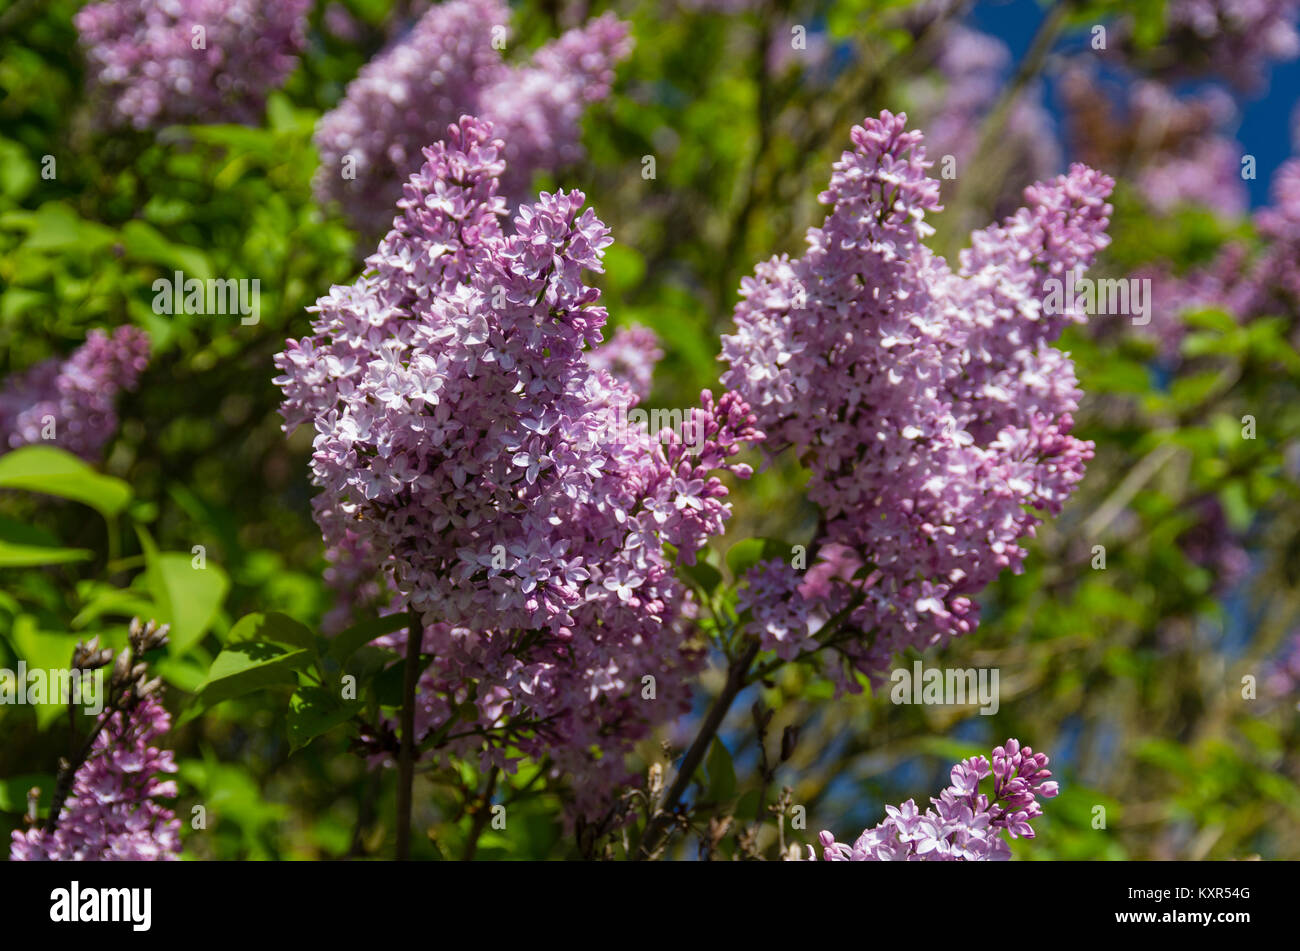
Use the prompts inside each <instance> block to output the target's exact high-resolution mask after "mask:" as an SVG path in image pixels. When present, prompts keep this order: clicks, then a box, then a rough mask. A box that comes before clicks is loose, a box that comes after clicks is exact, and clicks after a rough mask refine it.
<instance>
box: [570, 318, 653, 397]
mask: <svg viewBox="0 0 1300 951" xmlns="http://www.w3.org/2000/svg"><path fill="white" fill-rule="evenodd" d="M663 357H664V352H663V350H661V349H660V348H659V338H658V337H656V336H655V332H654V331H653V330H651V329H650V328H649V327H639V326H638V327H620V328H619V329H618V330H616V331H614V336H612V337H611V338H610V339H609V341H608V342H607V343H605V344H604V345H603V346H600V347H597V348H596V349H595V350H592V351H590V352H589V353H588V355H587V362H588V363H589V364H590V365H591V367H592V369H595V370H608V371H609V373H610V375H611V376H613V377H614V379H615V380H618V381H619V382H620V383H624V384H626V385H627V387H628V389H629V390H631V391H632V395H633V396H634V397H635V398H636V401H637V402H638V403H640V402H644V401H645V400H647V399H649V398H650V389H651V387H652V386H653V380H654V372H655V365H656V364H657V363H658V362H659V361H660V360H662V359H663Z"/></svg>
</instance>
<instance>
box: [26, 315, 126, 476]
mask: <svg viewBox="0 0 1300 951" xmlns="http://www.w3.org/2000/svg"><path fill="white" fill-rule="evenodd" d="M148 362H149V337H148V335H147V334H146V333H145V332H144V331H143V330H138V329H136V328H134V327H118V328H117V329H116V330H114V331H113V334H112V336H109V335H108V334H106V333H104V331H102V330H92V331H91V332H90V333H89V334H88V335H87V337H86V342H85V343H84V344H82V345H81V346H80V347H78V348H77V349H76V350H75V351H73V353H72V355H71V356H70V357H68V358H67V359H66V360H62V359H59V358H58V357H52V358H50V359H49V360H44V361H42V362H41V363H38V364H36V365H35V366H33V367H30V368H29V369H27V370H26V371H24V372H22V373H19V374H16V375H15V376H13V377H11V378H10V379H9V380H7V381H6V382H5V385H4V388H3V389H0V448H5V449H17V448H18V447H19V446H26V445H31V444H42V443H44V444H48V445H55V446H59V447H61V448H63V449H66V450H68V451H69V452H73V453H76V454H77V455H79V456H81V457H82V458H83V459H87V460H91V461H93V460H95V459H97V458H98V456H99V454H100V451H101V450H102V449H103V448H104V445H105V444H106V443H107V442H108V441H109V439H111V438H112V436H113V433H114V432H115V431H116V430H117V412H116V410H115V409H114V406H113V404H114V401H115V399H116V398H117V394H118V393H119V392H120V391H122V390H126V391H131V390H134V389H135V386H136V383H137V381H138V380H139V377H140V374H141V373H142V372H143V371H144V368H145V365H146V364H147V363H148ZM51 423H52V427H53V428H52V430H51V428H50V425H51ZM51 435H52V438H46V437H47V436H51Z"/></svg>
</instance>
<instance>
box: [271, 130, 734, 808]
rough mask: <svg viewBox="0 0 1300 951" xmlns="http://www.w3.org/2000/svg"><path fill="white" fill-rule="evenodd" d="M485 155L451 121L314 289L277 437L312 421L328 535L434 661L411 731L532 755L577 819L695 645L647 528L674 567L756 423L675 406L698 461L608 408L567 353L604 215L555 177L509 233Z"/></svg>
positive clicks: (591, 343) (591, 298)
mask: <svg viewBox="0 0 1300 951" xmlns="http://www.w3.org/2000/svg"><path fill="white" fill-rule="evenodd" d="M503 152H504V145H503V143H502V141H501V140H500V139H499V138H496V137H494V133H493V130H492V126H491V124H490V123H489V122H487V121H485V120H480V119H476V118H473V117H469V116H465V117H462V118H461V120H460V122H459V124H457V125H453V126H451V127H450V128H449V129H448V132H447V138H446V140H445V141H444V142H439V143H438V144H436V145H435V146H433V147H432V148H429V149H426V151H425V156H426V162H425V164H424V165H423V166H422V167H421V169H420V170H419V171H418V172H417V173H416V174H414V175H412V176H411V178H410V181H409V182H408V183H407V184H406V186H405V197H404V198H403V199H402V201H401V202H399V205H398V207H399V209H400V216H399V217H398V218H397V219H396V220H395V222H394V227H393V230H392V231H390V232H389V234H388V236H387V237H386V238H385V239H384V240H383V242H382V243H381V244H380V246H379V249H378V250H377V251H376V252H375V253H374V254H373V255H372V256H371V257H370V258H368V259H367V262H366V268H367V270H366V272H365V273H364V274H363V276H362V277H361V278H360V279H359V280H358V281H357V282H356V283H355V284H352V285H349V286H339V287H334V288H333V289H332V290H331V291H330V293H329V295H327V296H326V297H323V298H321V299H320V300H319V301H318V302H317V304H316V306H315V307H314V308H313V309H314V310H315V312H316V314H317V316H316V318H315V321H314V322H313V333H312V335H311V336H310V337H307V338H305V339H303V340H301V341H290V342H289V345H288V348H287V349H286V350H285V352H284V353H282V354H280V355H279V356H278V357H277V360H276V362H277V365H278V366H279V367H280V368H281V370H282V371H283V374H282V375H281V376H279V377H277V378H276V382H277V384H278V385H280V386H281V387H282V388H283V389H284V392H285V402H284V410H283V411H284V415H285V419H286V428H287V429H290V430H292V429H293V428H295V427H297V426H299V425H303V424H305V423H312V424H313V425H314V426H315V429H316V433H317V435H316V438H315V443H314V447H315V448H314V452H313V456H312V476H313V479H314V481H315V482H316V483H317V484H318V485H319V486H320V487H321V489H322V498H323V499H324V501H323V502H321V503H318V505H317V507H316V515H317V517H318V519H319V520H320V521H321V527H322V531H323V533H324V535H325V538H326V541H327V543H328V544H330V545H332V546H335V547H337V546H340V545H344V544H345V545H347V546H350V549H351V550H352V551H354V552H355V551H360V552H368V553H369V554H368V555H365V556H364V557H366V558H372V559H373V564H375V565H376V566H378V567H381V568H382V569H383V571H384V574H385V577H386V579H387V581H388V582H389V583H390V584H391V585H392V588H393V590H394V591H395V592H396V595H397V604H396V605H395V607H396V608H398V609H400V610H404V611H410V612H413V613H414V614H415V615H416V616H418V617H419V618H420V621H421V625H422V627H423V629H424V634H423V637H424V644H423V649H424V652H425V653H427V654H430V655H432V656H433V657H434V658H435V659H434V661H433V663H432V665H431V666H430V667H429V668H428V670H427V671H426V673H425V674H424V677H423V679H422V681H421V692H420V695H419V697H418V704H419V708H420V709H419V717H418V719H417V733H418V734H419V735H421V736H424V735H426V734H427V733H429V732H430V731H432V730H433V729H434V728H435V727H436V726H442V725H445V724H447V723H449V722H452V721H453V720H459V721H461V723H462V729H461V730H458V732H462V733H465V734H466V735H465V736H464V738H463V739H461V740H459V741H457V743H456V744H455V745H454V750H455V751H456V752H460V753H462V754H466V755H468V754H471V753H474V752H477V753H479V754H481V757H482V761H483V763H484V764H485V765H486V764H489V763H490V764H493V765H497V766H501V767H505V768H509V767H510V766H511V765H512V761H511V760H510V758H509V756H508V754H507V750H506V747H507V745H512V746H513V748H514V749H516V750H519V751H521V752H523V753H525V754H537V755H542V754H543V753H545V754H547V755H549V756H550V757H551V759H552V761H553V762H554V763H555V764H556V766H557V767H558V768H560V769H562V770H563V771H564V772H566V773H568V774H570V775H573V776H574V777H575V783H574V788H575V794H576V796H577V799H578V803H577V805H578V810H579V811H580V812H581V811H583V810H585V809H594V808H597V807H598V806H599V805H601V804H603V802H604V800H605V798H606V796H607V794H608V792H609V791H610V790H611V789H612V788H613V787H614V786H615V785H617V784H618V783H622V782H625V781H627V780H628V779H629V777H628V776H627V774H626V771H625V769H624V767H623V765H622V756H621V752H622V751H623V750H625V749H626V748H627V747H628V746H629V744H630V743H631V742H633V741H634V740H636V739H637V738H639V737H641V736H644V735H645V734H646V732H647V730H648V728H649V727H650V725H652V724H653V723H662V722H664V721H665V720H667V719H670V718H672V717H673V716H675V715H677V714H679V713H681V712H684V711H685V709H686V707H687V700H688V696H689V692H688V687H687V683H686V678H687V676H688V675H689V674H691V673H693V672H694V670H695V669H696V667H697V666H698V660H699V658H698V654H697V652H695V651H693V650H691V649H689V647H688V644H687V637H688V632H687V631H686V629H685V625H684V623H683V620H684V618H685V617H686V616H687V615H688V613H689V610H690V608H689V600H688V597H687V593H686V591H685V589H684V588H683V587H682V585H681V584H680V583H679V582H678V581H677V580H676V578H675V577H674V574H673V567H672V564H671V562H670V560H669V557H668V555H667V553H666V552H665V545H666V544H671V545H673V546H674V547H675V548H676V549H677V550H678V551H679V552H680V554H681V557H682V558H683V559H685V560H686V561H687V562H690V561H692V560H693V558H694V553H695V552H696V551H697V550H698V549H699V548H700V547H701V546H702V545H703V544H704V542H705V541H706V540H707V539H708V538H710V537H712V536H716V535H718V534H720V533H721V531H722V529H723V523H724V521H725V519H726V518H727V516H728V514H729V511H730V509H729V506H728V504H727V502H726V501H725V498H726V495H727V489H726V487H725V486H724V485H723V484H722V482H721V481H720V480H719V478H718V474H719V473H721V472H731V473H733V474H734V475H737V476H741V477H744V476H747V475H748V468H747V467H745V466H743V465H738V464H733V463H731V462H729V461H728V459H729V457H731V456H732V455H734V454H735V453H736V452H738V451H739V449H740V446H741V444H742V443H744V442H746V441H752V440H755V439H757V438H758V437H759V434H758V433H757V432H755V430H754V429H753V425H752V424H753V417H752V415H750V413H749V411H748V407H747V406H746V405H745V403H744V402H743V401H742V400H741V399H739V398H738V397H737V396H736V395H735V394H732V393H727V394H724V395H723V396H722V397H721V398H720V399H717V400H715V399H714V398H713V396H712V395H711V394H710V393H708V392H705V393H704V394H703V397H702V401H701V406H700V407H699V408H697V409H695V410H693V411H692V413H691V415H690V419H689V420H688V421H687V422H688V426H684V429H689V431H690V432H692V433H694V434H696V435H698V436H700V437H701V439H700V440H699V441H698V442H697V447H698V451H697V452H695V453H694V454H692V452H691V450H690V449H689V448H688V447H687V446H686V445H685V443H684V442H683V439H682V437H681V435H680V434H678V433H675V432H672V431H668V432H665V433H662V434H660V435H659V436H658V437H652V436H651V435H650V434H649V433H648V432H647V431H646V429H645V427H644V425H625V420H626V416H625V414H623V413H622V412H621V409H622V408H623V407H626V406H627V405H630V404H632V403H634V402H635V400H636V396H635V394H634V392H633V390H632V388H631V386H629V385H628V384H627V383H624V382H621V381H619V380H617V379H616V378H615V377H614V376H612V375H611V374H610V373H609V372H607V371H606V370H604V369H600V368H598V367H595V366H593V365H592V363H591V362H589V360H588V348H591V347H596V346H597V345H599V344H601V342H602V339H603V338H602V333H601V330H602V327H603V326H604V324H605V321H606V314H605V311H604V309H603V308H602V307H601V306H600V303H599V298H600V292H599V291H598V290H597V289H595V288H593V287H591V286H589V285H587V284H586V283H585V282H584V280H583V276H582V272H583V271H584V270H586V271H594V272H599V271H600V270H601V263H600V261H601V254H602V252H603V249H604V248H605V247H607V246H608V245H609V244H610V242H611V239H610V237H609V231H608V229H607V228H606V227H605V226H604V225H603V224H602V223H601V222H600V220H599V219H597V218H596V216H595V214H594V213H593V212H592V211H591V209H587V210H585V211H584V210H582V204H583V196H582V194H581V193H579V192H568V193H565V192H557V193H555V194H548V193H543V194H541V195H540V196H539V198H538V200H537V201H536V202H534V203H526V204H524V205H522V206H521V207H520V209H519V212H518V215H517V217H516V218H515V219H514V228H513V231H509V232H508V231H507V230H506V229H505V228H504V227H503V225H504V219H505V211H506V202H505V199H504V198H503V197H502V196H501V195H500V194H499V180H500V177H501V175H502V174H503V172H504V170H505V162H504V160H503V158H502V155H503ZM642 358H645V354H644V352H643V353H642ZM336 564H338V562H336ZM401 640H402V638H401V636H400V635H399V636H398V637H397V638H395V639H394V640H393V643H395V644H396V643H401ZM644 678H654V679H653V684H654V688H653V691H652V694H653V699H651V700H647V699H646V698H645V696H644V687H645V680H644ZM465 721H469V722H467V723H466V722H465Z"/></svg>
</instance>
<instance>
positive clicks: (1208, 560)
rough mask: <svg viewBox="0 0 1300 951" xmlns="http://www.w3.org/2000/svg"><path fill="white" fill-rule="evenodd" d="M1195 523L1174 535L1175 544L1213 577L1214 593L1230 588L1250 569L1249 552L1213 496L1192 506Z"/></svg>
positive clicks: (1220, 592)
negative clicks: (1177, 535)
mask: <svg viewBox="0 0 1300 951" xmlns="http://www.w3.org/2000/svg"><path fill="white" fill-rule="evenodd" d="M1192 514H1193V515H1194V517H1195V519H1196V520H1195V522H1193V524H1192V525H1191V527H1190V528H1188V529H1187V530H1186V531H1185V532H1183V534H1182V535H1180V536H1179V538H1178V546H1179V548H1181V549H1182V551H1183V554H1184V555H1186V556H1187V558H1188V559H1189V560H1190V561H1192V562H1193V563H1195V564H1197V565H1200V566H1201V567H1202V568H1205V569H1206V570H1207V571H1209V572H1210V574H1211V575H1212V576H1213V581H1212V590H1213V591H1214V593H1215V594H1216V595H1223V594H1225V593H1226V592H1228V591H1231V590H1232V589H1233V588H1235V587H1236V586H1237V584H1238V583H1239V582H1240V581H1241V580H1242V579H1243V578H1245V577H1246V575H1247V574H1248V573H1249V571H1250V555H1249V554H1248V553H1247V551H1246V549H1245V547H1244V546H1243V545H1242V543H1241V539H1240V538H1238V536H1237V534H1236V533H1235V532H1233V530H1232V528H1231V526H1230V525H1229V524H1228V518H1227V514H1226V513H1225V512H1224V511H1223V505H1222V504H1221V503H1220V502H1219V500H1218V499H1216V498H1213V497H1211V498H1209V499H1206V500H1205V501H1203V502H1200V503H1199V504H1197V505H1196V506H1194V507H1193V509H1192Z"/></svg>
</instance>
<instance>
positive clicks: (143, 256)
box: [122, 219, 212, 294]
mask: <svg viewBox="0 0 1300 951" xmlns="http://www.w3.org/2000/svg"><path fill="white" fill-rule="evenodd" d="M122 246H123V247H124V248H125V249H126V253H127V255H128V256H129V257H131V258H133V259H135V260H138V261H144V262H147V263H149V264H161V265H163V266H164V267H167V268H173V269H176V270H179V271H182V272H184V274H185V278H186V279H187V280H188V279H190V278H196V279H198V280H200V281H206V280H208V279H210V278H211V277H212V266H211V265H210V264H209V263H208V257H207V255H206V254H204V253H203V252H202V251H200V250H199V249H198V248H190V247H186V246H185V245H183V244H173V243H172V242H170V241H168V240H167V238H165V237H164V236H163V235H162V232H160V231H159V230H158V229H157V228H155V227H154V226H153V225H151V224H148V223H146V222H144V221H140V220H138V219H136V220H133V221H128V222H127V223H126V224H125V225H123V226H122ZM167 278H168V279H170V278H171V275H170V274H168V275H167ZM169 286H170V284H169ZM168 293H169V294H170V293H171V292H170V291H168Z"/></svg>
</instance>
